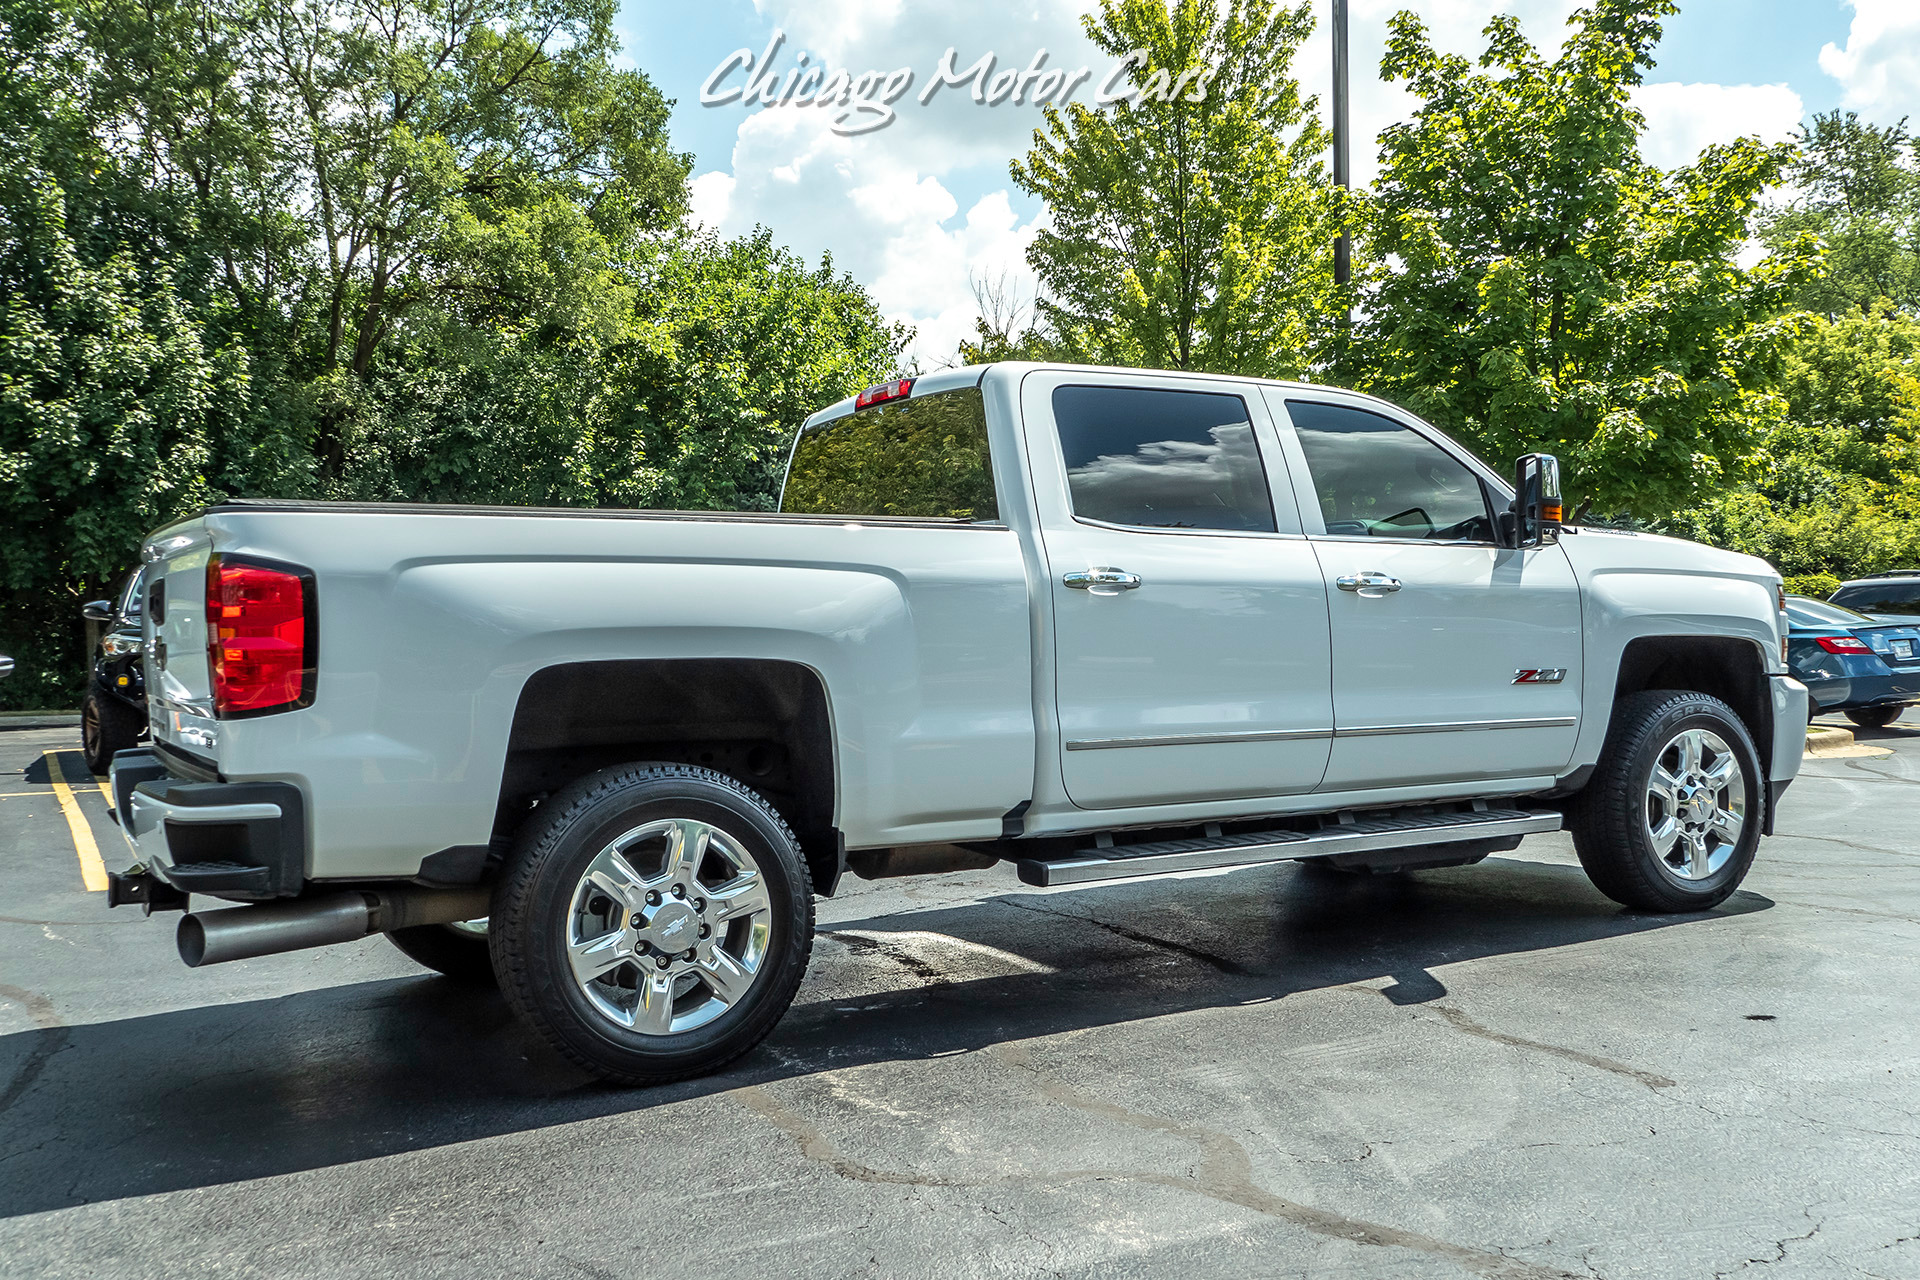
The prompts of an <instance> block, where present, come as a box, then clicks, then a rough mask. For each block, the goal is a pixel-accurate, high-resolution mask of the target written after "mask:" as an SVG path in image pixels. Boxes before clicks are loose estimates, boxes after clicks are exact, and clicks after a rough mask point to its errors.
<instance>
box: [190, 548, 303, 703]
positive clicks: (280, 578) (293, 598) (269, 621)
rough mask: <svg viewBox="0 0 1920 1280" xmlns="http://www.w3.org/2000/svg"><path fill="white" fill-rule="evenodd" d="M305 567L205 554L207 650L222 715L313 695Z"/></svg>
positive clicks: (214, 699) (214, 694) (299, 701)
mask: <svg viewBox="0 0 1920 1280" xmlns="http://www.w3.org/2000/svg"><path fill="white" fill-rule="evenodd" d="M313 606H314V598H313V575H312V574H311V573H308V572H306V571H305V570H303V569H297V568H295V567H294V566H292V565H286V564H278V563H276V562H274V561H271V560H255V559H251V558H247V557H242V556H222V555H215V556H213V557H212V558H211V559H209V560H208V561H207V652H208V656H209V657H211V658H212V660H213V661H212V666H213V713H214V715H215V716H216V717H218V718H219V719H222V720H235V719H240V718H243V717H246V716H257V715H264V714H266V713H267V712H270V711H293V710H296V709H298V708H300V707H305V706H309V705H311V704H312V702H313V677H314V667H315V663H314V642H315V641H316V639H317V638H318V637H317V636H316V634H315V632H316V628H315V625H314V607H313Z"/></svg>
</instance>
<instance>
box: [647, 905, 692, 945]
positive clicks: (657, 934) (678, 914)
mask: <svg viewBox="0 0 1920 1280" xmlns="http://www.w3.org/2000/svg"><path fill="white" fill-rule="evenodd" d="M646 931H647V934H648V935H649V936H650V937H652V939H653V942H654V945H655V946H657V947H659V948H660V949H661V950H662V951H685V950H686V949H687V948H689V947H691V946H692V945H693V943H694V939H695V938H697V937H699V936H700V916H699V914H698V913H697V912H695V911H694V909H693V908H692V907H690V906H688V905H687V904H686V903H684V902H668V903H664V904H662V905H661V907H660V909H659V910H658V911H655V912H654V913H653V919H651V920H649V921H648V922H647V930H646Z"/></svg>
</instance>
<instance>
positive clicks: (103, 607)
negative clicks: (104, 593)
mask: <svg viewBox="0 0 1920 1280" xmlns="http://www.w3.org/2000/svg"><path fill="white" fill-rule="evenodd" d="M80 616H81V617H83V618H85V619H86V620H87V621H88V622H112V621H113V601H111V600H89V601H87V602H86V603H85V604H83V605H81V606H80Z"/></svg>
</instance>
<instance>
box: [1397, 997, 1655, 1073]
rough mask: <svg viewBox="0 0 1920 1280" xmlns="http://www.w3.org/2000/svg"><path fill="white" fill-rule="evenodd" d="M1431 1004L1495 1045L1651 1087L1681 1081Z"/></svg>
mask: <svg viewBox="0 0 1920 1280" xmlns="http://www.w3.org/2000/svg"><path fill="white" fill-rule="evenodd" d="M1431 1007H1432V1009H1433V1010H1434V1012H1436V1013H1438V1014H1439V1015H1440V1016H1441V1017H1443V1018H1445V1019H1446V1020H1447V1021H1448V1022H1450V1023H1452V1024H1453V1026H1454V1028H1455V1029H1456V1030H1459V1031H1464V1032H1466V1033H1467V1034H1468V1035H1471V1036H1480V1037H1481V1038H1483V1039H1486V1040H1491V1041H1493V1042H1494V1043H1495V1044H1504V1045H1510V1046H1512V1047H1513V1048H1515V1049H1529V1050H1532V1051H1533V1052H1535V1053H1547V1054H1552V1055H1553V1056H1554V1057H1556V1058H1565V1059H1566V1060H1567V1061H1568V1062H1578V1063H1581V1064H1582V1065H1584V1066H1589V1067H1596V1068H1598V1069H1599V1070H1601V1071H1611V1072H1613V1074H1615V1075H1618V1076H1625V1077H1627V1078H1628V1079H1629V1080H1638V1081H1639V1082H1640V1083H1641V1084H1643V1085H1645V1086H1647V1088H1649V1089H1671V1088H1673V1086H1674V1085H1675V1084H1676V1083H1677V1082H1676V1081H1673V1080H1669V1079H1668V1078H1667V1077H1665V1076H1663V1075H1659V1074H1656V1073H1655V1072H1652V1071H1642V1070H1641V1069H1640V1068H1638V1067H1630V1066H1628V1065H1627V1064H1626V1063H1624V1062H1620V1061H1617V1060H1615V1059H1613V1058H1603V1057H1601V1056H1600V1055H1599V1054H1596V1053H1587V1052H1585V1051H1584V1050H1580V1049H1569V1048H1567V1047H1566V1046H1565V1045H1558V1044H1547V1043H1546V1042H1545V1041H1541V1040H1527V1039H1524V1038H1522V1037H1520V1036H1510V1035H1508V1034H1507V1033H1506V1032H1504V1031H1495V1030H1494V1029H1493V1028H1492V1027H1487V1026H1482V1025H1481V1024H1480V1023H1478V1022H1475V1021H1474V1020H1473V1019H1472V1018H1470V1017H1468V1016H1467V1015H1466V1014H1465V1013H1464V1012H1462V1011H1461V1010H1459V1009H1456V1008H1453V1007H1452V1006H1451V1005H1444V1004H1436V1005H1433V1006H1431Z"/></svg>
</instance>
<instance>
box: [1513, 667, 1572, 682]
mask: <svg viewBox="0 0 1920 1280" xmlns="http://www.w3.org/2000/svg"><path fill="white" fill-rule="evenodd" d="M1566 678H1567V669H1566V668H1565V667H1542V668H1540V669H1539V670H1537V671H1516V672H1514V673H1513V682H1514V683H1515V684H1559V683H1560V682H1561V681H1562V680H1565V679H1566Z"/></svg>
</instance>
